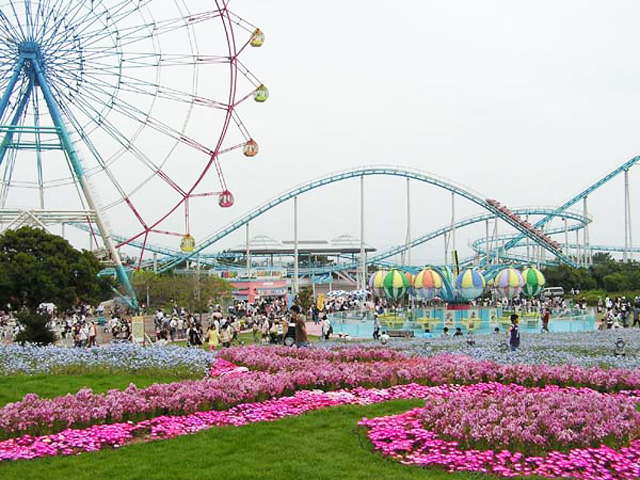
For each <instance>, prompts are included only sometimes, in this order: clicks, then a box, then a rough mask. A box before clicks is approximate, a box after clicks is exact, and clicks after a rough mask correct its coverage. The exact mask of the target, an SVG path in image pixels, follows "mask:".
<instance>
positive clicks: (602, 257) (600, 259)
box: [592, 252, 614, 264]
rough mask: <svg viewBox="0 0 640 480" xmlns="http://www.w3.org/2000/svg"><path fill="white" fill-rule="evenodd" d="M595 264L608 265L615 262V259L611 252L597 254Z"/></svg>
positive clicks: (594, 259)
mask: <svg viewBox="0 0 640 480" xmlns="http://www.w3.org/2000/svg"><path fill="white" fill-rule="evenodd" d="M592 258H593V263H594V264H596V263H607V262H613V261H614V260H613V257H612V256H611V254H610V253H609V252H596V253H594V254H593V257H592Z"/></svg>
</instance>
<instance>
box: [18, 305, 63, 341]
mask: <svg viewBox="0 0 640 480" xmlns="http://www.w3.org/2000/svg"><path fill="white" fill-rule="evenodd" d="M16 317H17V320H18V322H19V323H20V325H21V326H22V330H20V332H19V333H18V334H17V335H16V338H15V340H16V342H18V343H19V344H21V345H24V344H25V343H33V344H36V345H49V344H51V343H54V342H55V341H56V340H57V337H56V334H55V333H54V331H53V330H51V327H49V323H48V319H47V318H46V317H45V316H43V315H37V314H33V313H30V312H29V311H28V310H26V309H25V310H23V311H21V312H20V313H18V315H16Z"/></svg>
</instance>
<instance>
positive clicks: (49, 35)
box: [38, 1, 82, 49]
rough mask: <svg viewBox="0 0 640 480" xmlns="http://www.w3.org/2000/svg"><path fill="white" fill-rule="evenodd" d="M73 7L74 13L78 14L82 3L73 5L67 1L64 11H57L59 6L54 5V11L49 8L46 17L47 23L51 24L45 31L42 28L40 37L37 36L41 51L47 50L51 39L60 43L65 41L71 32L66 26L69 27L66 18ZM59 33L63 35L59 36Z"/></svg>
mask: <svg viewBox="0 0 640 480" xmlns="http://www.w3.org/2000/svg"><path fill="white" fill-rule="evenodd" d="M74 6H75V7H76V12H78V11H79V10H80V8H81V7H82V3H81V2H76V3H74V2H71V1H69V2H67V4H66V6H65V9H64V10H58V8H59V4H58V5H56V9H53V7H52V8H51V10H50V13H49V15H48V16H49V21H50V22H52V23H50V24H49V25H47V28H46V29H45V28H42V29H41V31H40V35H39V36H38V40H39V43H40V47H41V48H42V49H47V48H48V47H49V43H50V42H51V41H52V39H58V40H60V41H63V40H65V39H66V35H68V34H69V32H70V31H72V30H73V29H72V28H67V26H68V25H70V22H69V21H68V19H67V16H68V15H70V12H71V11H72V8H73V7H74ZM59 32H64V33H62V34H60V33H59ZM60 35H62V36H60Z"/></svg>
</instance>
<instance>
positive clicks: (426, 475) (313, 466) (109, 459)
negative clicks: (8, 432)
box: [0, 400, 494, 480]
mask: <svg viewBox="0 0 640 480" xmlns="http://www.w3.org/2000/svg"><path fill="white" fill-rule="evenodd" d="M423 404H424V402H421V401H419V400H401V401H393V402H387V403H381V404H376V405H370V406H366V407H361V406H342V407H335V408H329V409H326V410H321V411H316V412H311V413H308V414H305V415H302V416H300V417H290V418H286V419H283V420H279V421H276V422H268V423H259V424H252V425H247V426H243V427H222V428H212V429H210V430H207V431H204V432H200V433H197V434H195V435H189V436H186V437H180V438H176V439H173V440H165V441H157V442H151V443H148V444H135V445H129V446H126V447H122V448H120V449H118V450H108V451H101V452H95V453H88V454H82V455H77V456H72V457H57V458H46V459H40V460H33V461H20V462H4V463H0V478H2V479H3V480H12V479H16V480H18V479H20V480H23V479H26V478H28V479H30V480H37V479H47V480H55V479H64V480H72V479H87V480H95V479H98V478H109V479H111V480H119V479H122V480H136V479H138V480H160V479H163V480H164V479H166V480H179V479H185V480H199V479H202V480H204V479H214V478H222V479H225V480H248V479H261V480H286V479H292V480H293V479H295V480H298V479H305V480H339V479H345V480H370V479H376V480H385V479H389V480H392V479H393V480H412V479H422V480H449V479H463V480H472V479H475V480H480V479H490V478H494V477H489V476H485V475H480V474H475V473H470V474H447V473H445V472H442V471H440V470H426V469H423V468H418V467H407V466H404V465H400V464H398V463H395V462H391V461H388V460H385V459H384V458H382V457H381V456H380V455H378V454H376V453H373V452H372V450H371V445H370V444H369V442H368V439H367V437H366V433H365V431H364V430H363V429H360V428H358V427H356V424H357V422H358V421H359V420H360V419H361V418H362V417H364V416H368V417H374V416H380V415H391V414H395V413H400V412H402V411H405V410H408V409H410V408H414V407H416V406H420V405H423Z"/></svg>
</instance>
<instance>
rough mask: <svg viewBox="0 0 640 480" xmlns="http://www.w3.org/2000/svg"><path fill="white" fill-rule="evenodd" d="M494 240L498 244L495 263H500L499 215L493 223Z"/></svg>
mask: <svg viewBox="0 0 640 480" xmlns="http://www.w3.org/2000/svg"><path fill="white" fill-rule="evenodd" d="M493 240H494V242H495V245H496V249H495V262H494V263H495V264H496V265H498V254H499V252H500V245H498V216H497V215H496V217H495V219H494V224H493Z"/></svg>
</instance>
